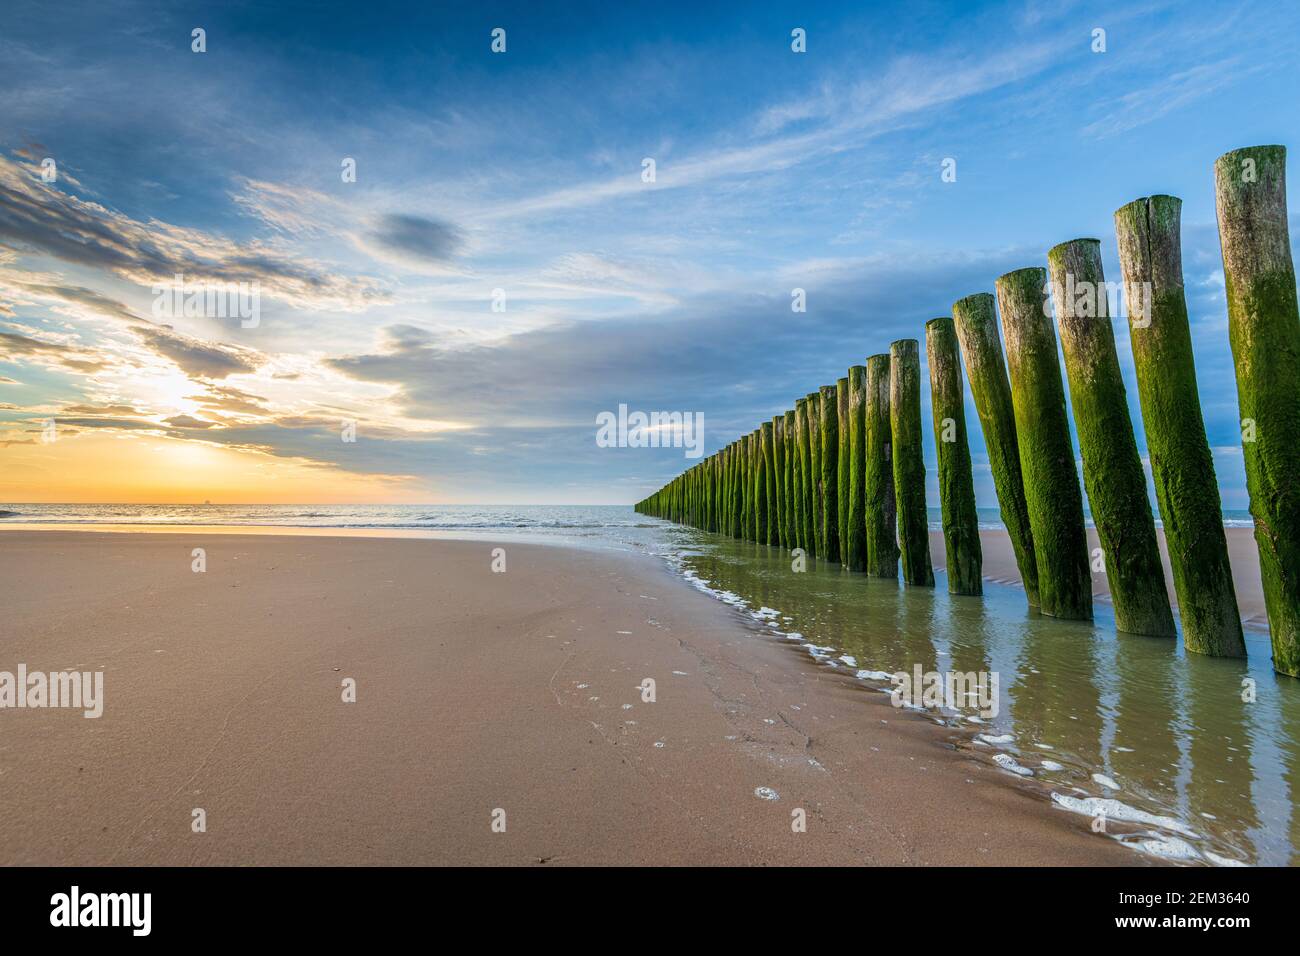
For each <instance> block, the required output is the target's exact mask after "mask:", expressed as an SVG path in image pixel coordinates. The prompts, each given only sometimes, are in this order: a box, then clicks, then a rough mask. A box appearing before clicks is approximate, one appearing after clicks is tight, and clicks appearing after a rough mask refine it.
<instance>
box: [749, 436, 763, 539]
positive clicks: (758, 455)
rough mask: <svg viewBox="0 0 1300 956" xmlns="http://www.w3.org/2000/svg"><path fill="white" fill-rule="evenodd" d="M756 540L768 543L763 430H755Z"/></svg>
mask: <svg viewBox="0 0 1300 956" xmlns="http://www.w3.org/2000/svg"><path fill="white" fill-rule="evenodd" d="M753 447H754V460H753V466H752V467H753V476H754V477H753V482H754V540H755V541H756V542H757V543H758V544H763V543H764V542H766V541H767V476H766V473H765V472H764V470H763V428H762V426H761V425H760V426H759V427H758V428H756V429H754V435H753Z"/></svg>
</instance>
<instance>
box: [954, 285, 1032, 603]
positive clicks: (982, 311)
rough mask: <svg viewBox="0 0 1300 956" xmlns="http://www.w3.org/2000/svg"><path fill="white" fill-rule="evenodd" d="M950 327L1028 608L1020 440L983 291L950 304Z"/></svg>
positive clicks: (1028, 539) (990, 305) (989, 301)
mask: <svg viewBox="0 0 1300 956" xmlns="http://www.w3.org/2000/svg"><path fill="white" fill-rule="evenodd" d="M952 318H953V325H954V326H955V328H956V330H957V338H958V340H959V342H960V344H961V355H962V361H963V363H964V364H965V367H966V378H967V381H969V382H970V391H971V396H972V397H973V398H974V399H975V411H976V413H977V414H978V415H979V420H980V429H981V430H982V431H983V432H984V447H985V449H986V450H987V454H988V459H989V470H990V471H991V472H992V473H993V488H994V490H995V491H996V492H997V496H998V507H999V510H1000V511H1001V514H1002V524H1003V525H1004V526H1005V527H1006V529H1007V537H1008V538H1009V539H1010V541H1011V550H1012V551H1013V552H1014V553H1015V556H1016V567H1017V568H1019V570H1020V580H1021V582H1022V583H1023V585H1024V588H1025V597H1026V598H1027V599H1028V601H1029V604H1030V606H1031V607H1037V606H1038V559H1037V557H1036V556H1035V554H1034V532H1033V530H1032V529H1031V527H1030V524H1029V506H1028V504H1026V502H1025V483H1024V479H1023V477H1022V476H1021V473H1020V444H1019V441H1018V440H1017V438H1016V413H1015V409H1014V407H1013V406H1012V403H1011V382H1010V381H1009V380H1008V379H1007V366H1006V362H1005V361H1004V360H1003V358H1002V339H1001V337H1000V336H999V335H998V318H997V311H996V310H995V308H994V299H993V296H992V295H990V294H989V293H987V292H979V293H976V294H975V295H969V296H966V298H964V299H959V300H958V301H957V302H954V303H953V306H952Z"/></svg>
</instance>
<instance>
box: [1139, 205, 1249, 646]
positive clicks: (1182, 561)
mask: <svg viewBox="0 0 1300 956" xmlns="http://www.w3.org/2000/svg"><path fill="white" fill-rule="evenodd" d="M1181 212H1182V200H1180V199H1176V198H1174V197H1173V196H1150V197H1147V198H1145V199H1139V200H1137V201H1136V202H1131V203H1129V204H1128V205H1127V206H1124V207H1123V208H1121V209H1120V210H1119V211H1118V212H1116V213H1115V235H1116V237H1117V238H1118V240H1119V262H1120V268H1121V270H1122V272H1123V277H1124V298H1125V301H1126V302H1127V304H1128V323H1129V339H1130V342H1131V344H1132V348H1133V366H1134V369H1135V370H1136V372H1137V383H1138V398H1139V399H1140V400H1141V403H1142V422H1143V425H1144V427H1145V430H1146V439H1147V454H1148V456H1149V457H1150V459H1151V476H1152V478H1153V479H1154V481H1155V486H1156V502H1157V504H1159V506H1160V517H1161V520H1162V523H1163V524H1164V531H1165V544H1166V546H1167V549H1168V551H1169V565H1170V568H1171V569H1172V570H1173V575H1174V591H1175V593H1176V594H1177V595H1178V613H1179V617H1181V618H1182V622H1183V644H1184V646H1185V647H1186V648H1187V649H1188V650H1189V651H1195V652H1197V653H1198V654H1209V655H1212V656H1214V657H1245V656H1246V644H1245V641H1244V639H1243V637H1242V632H1241V615H1240V613H1239V612H1238V610H1237V592H1236V589H1235V587H1234V586H1233V583H1232V567H1231V565H1230V564H1229V563H1228V541H1227V537H1226V535H1225V534H1224V531H1223V512H1222V510H1221V509H1222V504H1221V502H1220V500H1219V483H1218V480H1217V478H1216V477H1215V474H1214V458H1213V456H1212V455H1211V454H1210V443H1209V441H1208V439H1207V438H1206V436H1205V423H1204V421H1203V420H1202V418H1201V399H1200V394H1199V393H1198V391H1197V388H1196V360H1195V358H1194V357H1193V355H1192V332H1191V327H1190V325H1189V324H1188V321H1187V301H1186V299H1185V298H1184V295H1183V257H1182V246H1181V241H1180V219H1181Z"/></svg>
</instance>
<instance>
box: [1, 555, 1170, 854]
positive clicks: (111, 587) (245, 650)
mask: <svg viewBox="0 0 1300 956" xmlns="http://www.w3.org/2000/svg"><path fill="white" fill-rule="evenodd" d="M497 546H500V547H503V548H505V552H506V560H507V570H506V572H505V573H495V572H493V571H492V569H491V565H492V554H491V551H492V548H494V547H497ZM196 547H202V548H204V549H206V561H207V570H206V571H205V572H203V573H196V572H194V571H193V570H191V562H192V560H193V559H192V557H191V551H192V549H193V548H196ZM990 567H991V568H992V567H993V565H992V562H990ZM0 573H2V574H3V579H4V580H5V582H6V592H7V601H6V606H5V611H4V614H5V627H4V629H3V637H0V670H4V669H7V670H13V669H14V668H15V667H16V666H17V665H18V664H19V663H24V664H26V665H27V667H28V668H29V669H31V670H37V669H44V670H48V671H52V670H61V669H77V670H99V669H102V670H103V672H104V675H105V690H104V698H105V699H104V711H103V716H102V717H100V718H98V719H86V718H84V717H83V716H82V715H81V713H80V712H72V711H68V710H14V711H7V712H5V713H3V714H2V715H0V719H3V720H4V721H5V726H4V731H5V733H4V735H3V739H2V740H0V786H2V787H3V791H4V794H5V797H4V800H3V801H0V831H2V832H4V834H5V840H4V841H3V844H0V863H3V864H73V865H81V864H97V865H103V864H187V865H188V864H200V865H202V864H232V865H242V864H470V863H474V864H482V863H495V864H548V865H563V864H773V865H778V864H794V865H802V864H848V865H853V864H906V865H934V864H956V865H969V864H1018V865H1063V864H1069V865H1079V864H1111V865H1143V864H1146V863H1149V862H1150V861H1149V860H1148V859H1147V858H1145V857H1142V856H1140V855H1138V854H1134V853H1132V852H1130V851H1128V850H1125V849H1123V848H1122V847H1120V846H1118V845H1117V844H1115V843H1114V842H1113V841H1111V840H1109V839H1106V838H1104V837H1099V836H1097V835H1094V834H1093V833H1091V832H1090V830H1089V829H1088V826H1087V824H1088V820H1087V819H1086V818H1081V817H1076V816H1074V815H1070V814H1065V813H1062V812H1059V811H1054V810H1052V809H1051V808H1050V806H1049V804H1048V803H1047V802H1046V801H1044V800H1042V799H1040V798H1038V797H1036V796H1033V795H1030V794H1029V793H1027V792H1025V791H1024V790H1022V789H1020V788H1017V787H1016V786H1013V785H1009V784H1008V781H1007V778H1006V775H1005V774H1004V773H1003V772H1002V771H1000V770H998V769H997V768H996V767H993V766H992V765H991V764H989V763H987V762H984V761H982V760H979V759H976V758H974V757H972V756H970V755H969V753H967V752H961V751H957V750H954V749H953V748H952V747H951V745H950V743H949V742H948V737H947V733H946V731H945V730H944V728H941V727H938V726H936V725H935V724H933V723H931V722H930V721H928V720H925V719H923V718H921V717H917V716H914V715H911V714H908V713H906V712H903V711H899V710H895V709H894V708H893V707H892V706H890V703H889V700H888V698H887V697H886V696H885V695H882V694H879V693H877V692H874V691H870V690H869V689H867V688H866V687H864V686H863V685H862V684H861V683H860V682H857V681H855V680H853V679H852V677H851V676H850V675H848V674H846V673H843V672H838V671H835V670H832V669H829V668H826V667H823V666H818V665H817V664H815V663H814V662H813V661H811V660H810V659H809V658H808V657H807V655H806V654H805V653H804V652H803V651H802V650H800V649H799V648H798V647H797V646H793V645H791V644H790V643H789V642H782V641H779V640H777V639H774V638H772V637H770V636H767V635H764V634H761V633H757V632H756V630H755V629H753V628H752V627H749V626H746V625H745V623H744V621H743V620H742V618H741V617H740V616H739V615H737V614H736V613H735V612H734V611H732V610H731V609H730V608H728V607H726V606H725V605H723V604H721V603H720V602H718V601H716V600H714V599H713V598H711V597H709V596H707V595H705V594H703V593H701V592H699V591H696V590H695V589H693V588H691V587H689V586H688V585H687V584H686V583H684V582H683V581H681V580H680V579H678V578H677V577H675V576H674V575H672V574H671V573H670V572H669V571H668V570H667V569H666V568H665V567H664V566H663V565H662V564H661V563H660V562H659V561H657V560H656V559H652V558H648V557H641V556H638V555H633V554H626V553H618V552H613V551H598V550H580V549H572V548H563V547H555V546H546V545H525V544H516V543H508V544H502V545H495V544H492V543H490V542H487V541H483V542H479V541H448V540H409V539H408V540H401V539H383V538H361V537H325V536H312V537H306V536H284V535H277V536H264V535H245V534H238V535H215V534H204V533H193V532H186V533H179V534H177V533H169V534H114V533H85V532H66V531H40V532H32V531H18V530H11V531H7V532H5V533H3V535H0ZM347 678H352V679H354V680H355V682H356V701H355V703H346V702H344V700H343V691H342V687H343V682H344V680H345V679H347ZM646 678H651V679H653V680H654V682H655V688H656V700H655V702H653V703H647V702H644V701H643V699H642V691H641V685H642V681H643V680H644V679H646ZM758 788H770V790H771V791H774V792H775V793H776V795H777V797H778V798H777V799H762V798H760V797H759V796H757V795H756V793H755V791H756V790H757V789H758ZM196 809H202V810H203V811H204V814H205V816H206V832H202V833H196V832H194V831H193V828H192V821H193V819H194V811H195V810H196ZM498 809H500V810H504V811H505V822H506V826H505V832H503V833H502V832H494V830H493V827H492V823H493V815H494V811H495V810H498ZM799 809H801V810H803V811H805V813H806V818H807V832H803V833H795V832H793V831H792V827H791V822H792V819H793V818H792V811H795V810H799ZM499 816H500V815H498V818H499Z"/></svg>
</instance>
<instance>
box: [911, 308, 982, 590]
mask: <svg viewBox="0 0 1300 956" xmlns="http://www.w3.org/2000/svg"><path fill="white" fill-rule="evenodd" d="M925 354H926V364H927V365H929V367H930V410H931V417H932V418H933V419H934V444H935V450H936V453H937V457H938V460H939V505H940V508H941V510H942V512H943V547H944V554H945V555H946V557H947V565H948V590H949V592H950V593H952V594H982V593H983V592H984V581H983V576H982V568H983V552H982V550H981V548H980V527H979V514H978V512H976V510H975V480H974V474H973V472H972V470H971V462H970V446H969V445H968V444H967V443H966V399H965V392H964V391H963V389H962V383H961V359H960V358H959V357H958V355H957V330H956V328H955V327H954V326H953V320H952V319H947V318H944V319H931V320H930V321H929V322H927V323H926V326H925Z"/></svg>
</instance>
